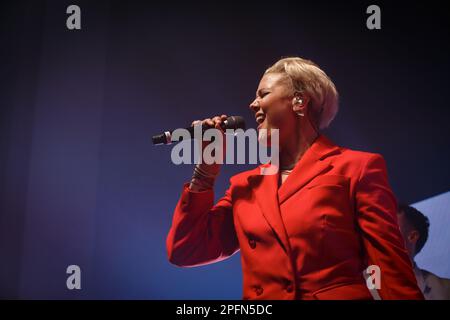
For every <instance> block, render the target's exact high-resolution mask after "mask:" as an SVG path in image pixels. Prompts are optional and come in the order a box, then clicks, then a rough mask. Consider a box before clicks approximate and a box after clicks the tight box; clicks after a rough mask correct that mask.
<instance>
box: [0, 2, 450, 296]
mask: <svg viewBox="0 0 450 320" xmlns="http://www.w3.org/2000/svg"><path fill="white" fill-rule="evenodd" d="M72 3H75V4H77V5H79V6H80V7H81V12H82V30H80V31H69V30H67V28H66V18H67V14H66V13H65V12H66V8H67V6H68V5H70V4H72ZM211 3H212V2H210V3H208V2H205V3H200V2H195V3H194V2H191V3H186V2H184V3H180V4H179V3H175V2H170V1H166V2H164V4H155V3H153V2H152V1H104V0H96V1H65V0H62V1H9V3H3V2H2V4H1V5H0V6H1V9H0V17H1V21H0V23H1V33H0V36H1V38H0V40H1V47H0V48H1V49H0V74H1V79H0V112H1V118H0V183H1V184H0V297H3V298H33V299H35V298H61V299H79V298H114V299H119V298H120V299H131V298H140V299H168V298H183V299H184V298H186V299H196V298H206V299H208V298H214V299H221V298H236V299H239V298H240V297H241V281H242V275H241V270H240V260H239V258H240V257H239V255H238V254H237V255H235V256H233V257H232V258H231V259H229V260H227V261H224V262H221V263H219V264H215V265H210V266H205V267H199V268H190V269H180V268H177V267H174V266H172V265H170V264H169V263H168V261H167V259H166V251H165V238H166V234H167V232H168V229H169V226H170V223H171V218H172V217H171V216H172V211H173V209H174V206H175V204H176V202H177V199H178V197H179V194H180V191H181V186H182V184H183V182H185V181H186V180H187V179H188V178H189V177H190V175H191V171H192V166H188V165H184V166H175V165H173V164H172V163H171V161H170V148H169V147H153V146H152V145H151V140H150V138H151V136H152V135H153V134H155V133H159V132H160V131H162V130H163V129H167V128H175V127H179V126H181V127H183V126H186V125H189V124H190V122H191V121H192V120H194V119H199V118H205V117H210V116H213V115H216V114H221V113H227V114H230V115H231V114H240V115H243V116H244V117H245V118H246V119H247V121H248V123H249V124H250V125H249V126H250V127H255V125H254V120H253V115H252V114H251V112H250V111H249V109H248V104H249V103H250V102H251V101H252V98H253V97H254V94H255V90H256V87H257V85H258V82H259V79H260V77H261V75H262V73H263V71H264V70H265V69H266V68H267V67H268V66H270V65H271V64H272V63H273V62H275V61H276V60H278V59H279V58H280V57H282V56H288V55H299V56H302V57H306V58H309V59H311V60H313V61H315V62H316V63H318V64H319V65H320V66H321V67H322V68H323V69H324V70H325V71H326V72H327V73H328V74H329V75H330V77H331V78H332V79H333V80H334V81H335V84H336V86H337V88H338V90H339V92H340V95H341V109H340V112H339V114H338V116H337V118H336V119H335V121H334V123H333V124H332V127H331V128H330V129H329V130H327V132H326V133H327V134H328V135H329V137H330V138H331V139H332V140H334V141H335V142H337V143H338V144H341V145H345V146H347V147H351V148H356V149H362V150H367V151H372V152H379V153H381V154H383V155H384V157H385V158H386V160H387V163H388V169H389V177H390V181H391V184H392V186H393V188H394V191H395V192H396V194H397V196H398V197H399V199H401V200H403V201H405V202H415V201H419V200H422V199H425V198H427V197H430V196H433V195H435V194H439V193H441V192H444V191H447V190H449V181H450V179H449V178H450V170H449V169H448V163H449V133H450V129H449V128H450V125H449V123H448V119H449V103H448V92H449V88H448V84H449V81H448V79H449V66H450V64H449V59H448V57H449V45H448V39H449V14H448V10H444V8H443V7H442V6H441V5H440V4H439V2H435V1H426V2H421V4H414V3H412V2H397V1H396V6H393V5H392V4H388V3H386V4H384V3H380V2H378V4H379V5H380V7H381V11H382V29H381V30H377V31H369V30H368V29H367V28H366V25H365V23H366V18H367V16H368V15H367V14H366V13H365V11H366V8H367V6H368V5H369V4H372V2H367V1H358V2H356V1H355V2H352V1H345V2H343V1H339V2H336V3H334V2H330V3H326V2H323V1H291V2H282V1H281V2H280V1H272V2H245V3H246V4H242V3H239V2H232V1H223V2H222V4H220V3H214V4H211ZM247 168H248V167H246V166H238V165H235V166H226V167H224V168H223V171H222V173H221V176H220V179H219V181H218V182H217V188H216V191H217V196H220V195H221V194H222V193H223V191H224V190H225V188H226V187H227V182H228V178H229V177H230V176H231V175H232V174H233V173H236V172H239V171H242V170H244V169H247ZM70 264H77V265H79V266H80V267H81V270H82V290H80V291H76V290H74V291H69V290H67V288H66V277H67V275H66V273H65V270H66V267H67V266H68V265H70Z"/></svg>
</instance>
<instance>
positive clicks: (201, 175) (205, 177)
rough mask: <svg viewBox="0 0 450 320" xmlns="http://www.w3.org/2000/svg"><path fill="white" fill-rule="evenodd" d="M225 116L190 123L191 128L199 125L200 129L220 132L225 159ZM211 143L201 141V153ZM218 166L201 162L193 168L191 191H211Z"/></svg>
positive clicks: (218, 169)
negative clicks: (211, 129)
mask: <svg viewBox="0 0 450 320" xmlns="http://www.w3.org/2000/svg"><path fill="white" fill-rule="evenodd" d="M227 118H228V117H227V116H226V115H224V114H223V115H221V116H215V117H213V118H207V119H203V120H195V121H193V122H192V125H191V127H194V126H196V125H201V126H202V128H216V129H219V130H220V131H221V132H222V139H223V147H222V150H223V151H222V152H223V154H222V156H223V157H225V150H226V139H225V137H224V136H223V133H224V129H223V126H224V122H225V121H226V120H227ZM210 143H211V141H202V152H201V154H203V151H204V150H205V148H206V146H207V145H208V144H210ZM219 172H220V165H219V164H218V163H213V164H206V163H204V162H203V161H202V163H200V164H197V165H196V166H195V168H194V174H193V175H192V179H191V184H190V185H189V188H190V189H191V190H193V191H204V190H208V189H212V188H213V186H214V182H215V180H216V178H217V176H218V175H219Z"/></svg>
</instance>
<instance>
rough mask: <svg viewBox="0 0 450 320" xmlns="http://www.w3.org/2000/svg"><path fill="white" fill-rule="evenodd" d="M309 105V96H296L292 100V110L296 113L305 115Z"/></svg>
mask: <svg viewBox="0 0 450 320" xmlns="http://www.w3.org/2000/svg"><path fill="white" fill-rule="evenodd" d="M308 103H309V98H308V97H307V96H304V95H300V94H295V95H294V97H293V98H292V110H293V111H294V112H301V113H305V111H306V107H307V106H308Z"/></svg>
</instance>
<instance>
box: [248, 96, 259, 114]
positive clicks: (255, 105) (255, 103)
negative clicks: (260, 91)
mask: <svg viewBox="0 0 450 320" xmlns="http://www.w3.org/2000/svg"><path fill="white" fill-rule="evenodd" d="M249 108H250V109H251V110H252V111H253V112H257V111H258V109H259V102H258V98H256V99H255V100H253V102H252V103H250V105H249Z"/></svg>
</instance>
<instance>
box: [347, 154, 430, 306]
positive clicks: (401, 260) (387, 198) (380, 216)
mask: <svg viewBox="0 0 450 320" xmlns="http://www.w3.org/2000/svg"><path fill="white" fill-rule="evenodd" d="M356 209H357V223H358V226H359V228H360V231H361V232H362V238H363V244H364V247H365V250H366V253H367V258H368V263H369V265H376V266H378V267H379V268H380V275H381V277H380V278H381V279H380V280H381V281H380V285H381V286H380V289H379V290H378V293H379V295H380V297H381V299H399V300H406V299H408V300H409V299H423V295H422V293H421V291H420V289H419V287H418V285H417V281H416V278H415V275H414V272H413V270H412V265H411V261H410V258H409V256H408V253H407V251H406V249H405V246H404V240H403V238H402V235H401V233H400V229H399V227H398V222H397V202H396V199H395V196H394V194H393V192H392V190H391V188H390V186H389V182H388V178H387V170H386V164H385V161H384V159H383V157H382V156H381V155H379V154H371V155H370V156H369V157H368V159H367V161H366V162H365V165H363V168H362V170H361V174H360V177H359V180H358V182H357V186H356Z"/></svg>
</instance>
